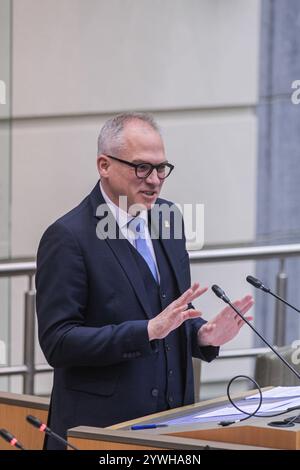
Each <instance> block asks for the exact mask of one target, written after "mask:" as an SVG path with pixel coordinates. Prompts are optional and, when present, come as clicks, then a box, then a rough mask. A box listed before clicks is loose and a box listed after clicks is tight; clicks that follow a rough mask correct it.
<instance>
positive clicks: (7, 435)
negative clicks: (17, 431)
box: [0, 429, 26, 450]
mask: <svg viewBox="0 0 300 470" xmlns="http://www.w3.org/2000/svg"><path fill="white" fill-rule="evenodd" d="M0 436H1V437H2V438H3V439H4V440H5V441H6V442H8V443H9V444H10V445H11V446H13V447H16V448H17V449H19V450H26V449H25V447H24V446H23V445H22V444H21V442H19V441H18V439H17V438H16V437H15V436H13V435H12V434H11V433H10V432H8V431H7V430H6V429H0Z"/></svg>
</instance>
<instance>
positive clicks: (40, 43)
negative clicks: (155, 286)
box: [11, 0, 260, 391]
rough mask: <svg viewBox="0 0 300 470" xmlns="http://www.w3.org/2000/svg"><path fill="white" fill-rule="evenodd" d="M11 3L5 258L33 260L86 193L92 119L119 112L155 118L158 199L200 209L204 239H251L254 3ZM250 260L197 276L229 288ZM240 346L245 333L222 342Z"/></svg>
mask: <svg viewBox="0 0 300 470" xmlns="http://www.w3.org/2000/svg"><path fill="white" fill-rule="evenodd" d="M13 6H14V9H13V28H14V29H13V30H14V37H13V39H14V41H13V72H14V73H13V96H14V99H13V153H12V205H11V217H12V234H11V249H12V254H13V255H14V256H20V255H34V254H35V253H36V250H37V246H38V242H39V239H40V237H41V235H42V233H43V231H44V230H45V228H46V227H47V226H48V225H49V224H50V223H51V222H52V221H53V220H55V219H56V218H57V217H58V216H60V215H61V214H63V213H64V212H66V211H67V210H69V209H70V208H72V207H74V206H75V205H76V204H77V203H78V202H79V201H80V200H81V199H82V198H83V197H84V196H85V195H86V194H87V193H88V192H89V191H90V190H91V188H92V187H93V185H94V184H95V181H96V179H97V173H96V166H95V161H96V140H97V135H98V132H99V130H100V127H101V125H102V124H103V122H104V121H105V119H106V118H107V117H109V116H111V115H112V114H113V113H116V112H120V111H124V110H128V109H130V110H141V111H151V112H153V114H154V116H155V117H156V118H157V120H158V122H159V124H160V125H161V127H162V131H163V135H164V139H165V143H166V150H167V155H168V158H169V160H170V161H171V162H173V163H174V164H175V165H176V170H175V171H174V173H173V174H172V176H171V177H170V179H169V180H168V181H167V182H166V185H165V187H164V190H163V196H164V197H166V198H169V199H173V200H175V201H176V202H178V203H180V204H183V203H194V204H195V203H204V204H205V230H204V232H205V241H206V243H224V242H236V241H249V240H253V238H254V235H255V194H256V189H255V188H256V134H257V129H256V113H255V111H256V103H257V76H258V44H259V15H260V2H259V0H253V1H251V2H249V1H247V0H227V1H220V0H188V1H186V0H151V1H150V0H112V1H106V0H89V1H88V2H86V1H83V0H43V1H42V2H40V1H38V0H14V2H13ZM249 269H250V270H251V269H253V266H252V264H251V263H250V264H249V263H245V264H242V265H237V264H234V265H233V264H230V265H228V266H222V267H220V266H218V265H214V266H210V267H206V266H198V267H197V268H193V273H192V274H193V278H194V279H195V280H196V279H200V280H201V282H202V283H203V284H205V283H208V282H209V283H211V282H212V281H213V282H216V281H219V282H220V284H222V282H223V283H224V282H225V281H226V282H225V286H224V287H227V286H228V287H229V288H230V293H231V294H232V296H233V297H238V296H239V295H241V294H242V293H244V292H245V284H244V281H243V277H244V274H245V273H248V272H249ZM24 287H25V284H24V282H23V281H22V280H20V279H19V280H17V281H14V283H13V292H14V294H15V295H13V296H12V302H13V305H12V319H13V323H14V324H15V325H18V328H17V329H16V333H15V339H14V347H13V353H12V354H13V360H14V362H15V363H20V362H21V360H22V352H20V351H22V346H21V347H20V345H22V331H21V326H22V321H23V320H22V297H21V296H20V295H19V294H17V293H19V292H20V290H22V288H24ZM199 307H200V308H201V309H202V310H203V311H204V312H205V316H207V317H210V316H211V315H213V314H214V313H216V312H217V311H218V310H219V309H220V307H221V306H220V303H219V302H218V300H217V299H215V298H213V295H212V294H206V296H205V297H204V298H203V299H201V300H200V301H199ZM206 312H208V313H207V314H206ZM251 343H252V338H251V335H249V332H246V330H245V331H243V333H242V334H241V335H240V336H239V338H237V339H236V340H235V341H234V342H232V343H230V344H229V345H228V347H230V348H231V347H235V346H236V347H239V346H241V345H246V344H249V345H250V344H251ZM37 359H38V361H41V360H42V355H41V354H40V353H39V354H38V358H37ZM241 367H242V368H243V369H245V366H244V365H242V366H241ZM229 373H230V365H228V369H227V368H226V367H225V368H224V365H222V366H220V365H218V364H217V363H216V364H213V365H209V366H208V368H207V370H206V369H205V368H204V374H203V379H204V380H206V379H208V378H210V377H218V378H220V379H222V378H223V377H224V376H228V374H229ZM15 386H16V387H17V384H16V382H15ZM43 387H44V388H43ZM39 390H40V391H48V390H49V384H48V382H47V383H45V384H44V385H43V379H41V380H40V382H39Z"/></svg>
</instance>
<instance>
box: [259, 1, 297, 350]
mask: <svg viewBox="0 0 300 470" xmlns="http://www.w3.org/2000/svg"><path fill="white" fill-rule="evenodd" d="M261 21H262V40H261V53H260V57H261V64H260V92H259V94H260V96H259V107H258V111H259V112H258V120H259V140H258V142H259V153H258V193H257V208H258V211H257V239H258V240H259V241H262V242H266V243H274V244H275V243H288V242H290V243H291V242H292V243H299V240H300V217H299V214H300V197H299V181H300V165H299V159H300V157H299V148H300V105H297V104H293V103H292V101H291V95H292V92H293V91H294V90H293V89H292V83H293V81H294V80H299V79H300V60H299V59H300V35H299V26H300V3H299V2H298V1H297V0H288V1H284V0H274V1H269V0H265V1H264V2H263V3H262V18H261ZM286 268H287V273H288V277H289V281H288V292H287V297H288V299H289V301H290V302H291V303H294V304H295V305H298V306H299V305H300V291H299V276H300V261H299V260H298V259H295V260H290V261H288V262H287V263H286ZM277 270H278V262H275V261H272V262H261V263H259V264H258V267H257V273H258V276H259V277H260V278H262V279H264V280H265V282H266V283H268V284H269V285H270V287H271V288H273V289H274V288H275V275H276V272H277ZM257 312H258V315H257V324H258V326H259V327H260V328H261V329H262V331H264V333H265V334H266V335H267V337H268V338H269V339H270V340H271V341H273V329H274V301H273V300H272V298H268V296H266V295H261V293H258V294H257ZM286 320H287V334H286V338H285V340H286V344H290V343H291V342H292V341H293V340H295V339H298V338H299V333H300V329H299V318H298V316H297V314H296V313H294V312H293V311H287V314H286Z"/></svg>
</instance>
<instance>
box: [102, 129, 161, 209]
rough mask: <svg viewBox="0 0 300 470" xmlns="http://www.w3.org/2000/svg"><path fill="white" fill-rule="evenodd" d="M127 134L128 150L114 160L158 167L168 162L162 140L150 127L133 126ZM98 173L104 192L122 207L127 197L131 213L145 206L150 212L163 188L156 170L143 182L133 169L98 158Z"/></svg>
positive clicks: (110, 160) (104, 158)
mask: <svg viewBox="0 0 300 470" xmlns="http://www.w3.org/2000/svg"><path fill="white" fill-rule="evenodd" d="M123 133H124V134H123V135H124V141H125V144H126V145H125V148H124V150H123V151H121V152H119V153H120V154H118V155H113V156H114V157H117V158H120V159H121V160H126V161H128V162H132V163H151V164H153V165H157V164H159V163H163V162H166V157H165V152H164V146H163V142H162V139H161V137H160V135H159V134H158V133H157V132H155V131H154V130H153V129H152V128H151V127H150V126H149V125H148V124H146V123H144V122H142V121H134V122H131V123H129V124H127V125H126V127H125V128H124V131H123ZM101 160H102V161H101ZM103 160H104V161H103ZM98 169H99V173H100V175H101V181H102V184H103V187H104V190H105V191H106V192H107V194H108V196H109V197H110V198H111V199H112V201H113V202H114V203H115V204H117V205H119V197H120V196H127V203H128V207H127V210H128V209H129V208H130V206H132V205H133V204H142V205H143V206H145V207H146V208H147V209H150V208H151V206H152V204H154V203H155V201H156V199H157V197H158V196H159V193H160V191H161V188H162V185H163V181H162V180H160V179H159V178H158V176H157V172H156V170H155V169H154V170H153V171H152V173H151V174H150V175H149V176H148V177H147V178H145V179H140V178H138V177H137V176H136V173H135V169H134V168H133V167H130V166H128V165H125V164H124V163H121V162H118V161H115V160H112V159H110V158H108V157H103V156H102V157H98Z"/></svg>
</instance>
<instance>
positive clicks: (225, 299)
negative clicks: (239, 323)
mask: <svg viewBox="0 0 300 470" xmlns="http://www.w3.org/2000/svg"><path fill="white" fill-rule="evenodd" d="M212 291H213V292H214V293H215V294H216V296H217V297H219V298H220V299H221V300H223V302H225V303H226V304H228V305H230V307H231V308H232V310H234V311H235V313H236V314H237V315H238V316H239V317H240V318H241V319H242V320H243V321H244V322H245V323H247V325H248V326H249V327H250V328H251V330H252V331H254V333H255V334H256V335H257V336H258V337H259V338H260V339H261V340H262V341H263V342H264V343H265V344H266V345H267V346H268V347H269V348H270V349H271V351H273V353H274V354H275V355H276V356H277V357H278V359H279V360H280V361H282V362H283V363H284V364H285V365H286V366H287V367H288V368H289V369H290V371H291V372H292V373H293V374H294V375H295V376H296V377H297V379H299V381H300V374H299V373H298V372H297V371H296V370H295V369H294V367H292V366H291V364H289V363H288V362H287V361H286V359H285V358H284V357H283V356H282V355H281V354H280V353H278V352H277V351H276V349H275V348H274V347H273V346H272V345H271V344H270V343H269V342H268V341H267V340H266V338H265V337H264V336H263V335H261V334H260V333H259V332H258V331H257V329H256V328H255V327H254V326H253V325H251V323H250V322H249V321H248V320H247V318H245V317H244V315H242V313H241V312H240V311H239V309H238V308H236V307H235V306H234V305H233V303H232V302H231V301H230V299H229V297H227V295H226V294H225V292H224V291H223V290H222V289H221V288H220V287H219V286H217V285H215V284H214V285H213V286H212ZM290 419H291V418H290ZM293 422H297V421H293ZM269 426H280V425H279V421H278V422H276V424H275V422H274V424H272V423H269Z"/></svg>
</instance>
